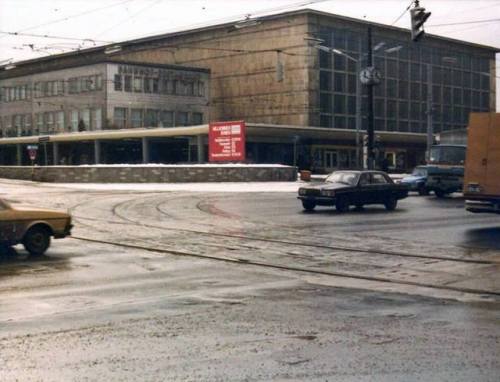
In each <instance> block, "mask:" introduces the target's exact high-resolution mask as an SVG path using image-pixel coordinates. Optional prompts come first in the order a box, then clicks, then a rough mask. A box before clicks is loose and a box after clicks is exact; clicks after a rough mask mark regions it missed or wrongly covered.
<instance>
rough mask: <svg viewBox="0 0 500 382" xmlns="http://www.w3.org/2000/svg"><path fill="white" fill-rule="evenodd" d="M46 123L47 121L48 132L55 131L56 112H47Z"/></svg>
mask: <svg viewBox="0 0 500 382" xmlns="http://www.w3.org/2000/svg"><path fill="white" fill-rule="evenodd" d="M45 123H46V132H47V133H52V132H53V131H54V113H52V112H49V113H45Z"/></svg>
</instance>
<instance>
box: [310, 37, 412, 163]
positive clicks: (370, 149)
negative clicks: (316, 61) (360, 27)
mask: <svg viewBox="0 0 500 382" xmlns="http://www.w3.org/2000/svg"><path fill="white" fill-rule="evenodd" d="M370 36H371V33H370ZM369 40H370V44H369V50H368V52H369V53H368V54H367V56H368V60H367V61H368V62H367V64H368V67H369V68H371V70H370V71H369V73H370V75H373V74H374V68H373V66H372V54H373V51H377V50H379V49H380V48H382V47H383V46H385V42H383V41H382V42H379V43H378V44H377V45H376V46H375V47H374V48H373V49H371V37H370V39H369ZM313 41H314V40H313ZM316 41H317V42H320V41H321V40H319V41H318V40H316ZM314 48H317V49H319V50H322V51H324V52H328V53H331V54H332V55H333V54H338V55H341V56H344V57H345V58H347V59H348V60H351V61H353V62H355V63H356V89H355V91H356V168H358V169H361V168H363V167H364V165H361V163H362V161H361V143H362V142H361V86H360V82H361V76H362V69H361V61H362V59H361V58H360V59H356V58H354V57H352V56H350V55H349V54H347V53H345V52H343V51H341V50H339V49H335V48H330V47H327V46H323V45H314ZM402 48H403V47H402V46H401V45H398V46H395V47H392V48H388V49H385V50H384V52H385V53H394V52H397V51H399V50H401V49H402ZM374 84H375V83H374V82H373V79H372V80H370V82H368V83H367V85H368V86H369V87H370V88H371V93H372V97H371V98H370V97H369V99H368V102H369V105H370V104H371V105H372V106H371V113H370V106H369V107H368V113H369V118H368V119H369V126H368V144H367V146H368V147H367V148H368V163H367V164H368V168H370V169H372V168H373V165H374V158H373V141H374V139H373V135H374V129H373V85H374ZM370 85H371V86H370ZM368 94H370V90H369V92H368ZM370 115H371V118H370ZM370 119H371V128H370ZM370 135H371V141H370Z"/></svg>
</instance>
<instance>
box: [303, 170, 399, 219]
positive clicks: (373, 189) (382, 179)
mask: <svg viewBox="0 0 500 382" xmlns="http://www.w3.org/2000/svg"><path fill="white" fill-rule="evenodd" d="M407 196H408V188H407V186H405V185H402V184H395V183H394V182H393V181H392V179H391V178H390V177H389V176H388V175H387V174H386V173H385V172H382V171H335V172H333V173H331V174H330V175H328V177H327V178H326V180H325V182H323V183H319V184H311V185H309V186H306V187H301V188H299V196H298V199H300V200H301V201H302V206H303V207H304V209H305V210H308V211H311V210H313V209H314V208H315V207H316V206H335V208H337V210H338V211H339V212H345V211H347V210H349V207H350V206H351V205H354V206H356V207H358V208H361V207H363V205H365V204H383V205H384V206H385V208H386V209H387V210H390V211H391V210H394V209H395V208H396V206H397V204H398V200H399V199H403V198H406V197H407Z"/></svg>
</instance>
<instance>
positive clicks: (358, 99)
mask: <svg viewBox="0 0 500 382" xmlns="http://www.w3.org/2000/svg"><path fill="white" fill-rule="evenodd" d="M314 47H315V48H317V49H319V50H322V51H324V52H328V53H331V54H332V55H333V54H338V55H341V56H344V57H345V58H347V59H348V60H351V61H353V62H354V63H356V168H358V169H360V168H361V167H362V166H361V163H360V162H361V161H360V156H361V150H360V131H361V86H359V73H360V72H361V60H358V59H356V58H354V57H352V56H350V55H348V54H347V53H344V52H342V51H341V50H338V49H335V48H329V47H327V46H323V45H315V46H314Z"/></svg>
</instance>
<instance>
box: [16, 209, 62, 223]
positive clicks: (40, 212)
mask: <svg viewBox="0 0 500 382" xmlns="http://www.w3.org/2000/svg"><path fill="white" fill-rule="evenodd" d="M12 211H13V212H14V213H15V216H16V217H19V218H23V219H34V220H43V219H65V218H70V215H69V214H68V213H66V212H63V211H55V210H46V209H43V208H34V207H28V206H16V207H15V208H14V207H13V208H12Z"/></svg>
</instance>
